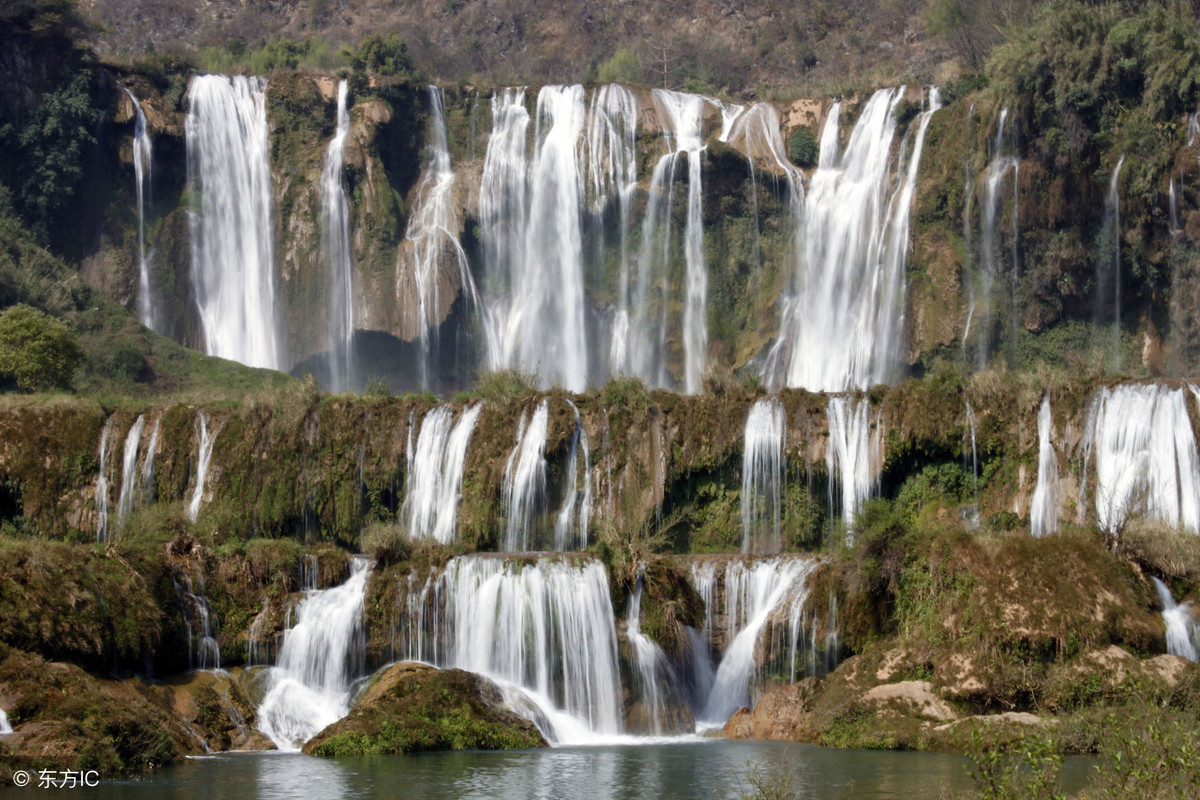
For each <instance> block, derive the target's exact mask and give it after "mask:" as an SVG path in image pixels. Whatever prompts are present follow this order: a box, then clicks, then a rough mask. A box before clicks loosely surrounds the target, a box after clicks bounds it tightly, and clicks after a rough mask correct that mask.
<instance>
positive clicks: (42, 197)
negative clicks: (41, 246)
mask: <svg viewBox="0 0 1200 800" xmlns="http://www.w3.org/2000/svg"><path fill="white" fill-rule="evenodd" d="M91 79H92V75H91V72H90V71H87V70H85V71H83V72H82V73H80V74H79V75H77V76H76V77H75V79H74V80H73V81H72V82H71V83H70V84H68V85H66V86H63V87H62V88H60V89H58V90H57V91H53V92H48V93H47V94H46V95H45V96H44V97H43V98H42V103H41V105H39V106H38V107H37V108H35V109H33V111H32V112H30V113H29V115H28V116H27V117H26V119H25V120H24V121H23V122H22V123H19V124H17V125H13V124H8V125H3V126H0V146H3V147H4V148H5V149H7V150H9V152H10V153H13V154H14V158H13V159H12V160H11V162H10V165H9V167H8V169H9V170H11V172H12V174H11V175H4V174H3V172H0V178H3V179H5V180H6V182H8V183H9V185H10V187H11V188H12V189H13V191H14V194H15V197H14V199H15V200H16V201H17V206H18V209H19V210H20V212H21V216H22V217H23V218H24V220H25V223H26V224H27V225H28V226H29V227H30V228H31V229H32V230H33V231H34V232H35V233H36V234H37V235H38V236H39V238H40V239H41V240H42V241H43V242H44V241H47V240H48V238H49V233H50V229H51V226H52V224H53V222H54V221H55V220H56V218H57V216H58V214H59V213H60V212H61V211H62V210H63V209H64V207H65V206H66V205H67V203H68V201H69V200H70V199H71V197H72V196H73V195H74V194H75V189H76V187H77V186H78V184H79V181H80V180H81V179H82V178H83V156H84V148H85V147H86V146H87V145H90V144H93V143H94V142H95V141H96V139H95V137H94V136H93V135H92V128H93V127H94V126H95V124H96V122H97V121H99V119H100V116H101V112H100V111H99V110H98V109H96V108H94V107H93V106H92V101H91V97H90V95H89V92H88V87H89V85H90V83H91ZM5 171H7V170H5Z"/></svg>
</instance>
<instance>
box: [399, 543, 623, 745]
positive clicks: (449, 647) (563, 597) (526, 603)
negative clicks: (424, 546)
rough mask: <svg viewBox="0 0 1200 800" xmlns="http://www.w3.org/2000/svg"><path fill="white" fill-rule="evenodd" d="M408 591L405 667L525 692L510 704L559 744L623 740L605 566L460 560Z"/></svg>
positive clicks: (404, 596)
mask: <svg viewBox="0 0 1200 800" xmlns="http://www.w3.org/2000/svg"><path fill="white" fill-rule="evenodd" d="M407 589H408V590H407V591H405V588H404V587H402V588H401V594H400V597H399V598H398V601H399V602H400V603H401V605H402V606H403V610H404V612H405V613H403V614H402V618H403V619H404V629H403V630H402V631H401V632H400V634H401V637H402V642H401V652H402V653H403V654H404V655H403V657H404V658H405V659H418V660H424V661H431V662H433V663H434V664H437V665H438V666H442V667H458V668H459V669H465V670H470V671H471V672H478V673H480V674H483V675H486V676H488V677H489V678H492V679H493V680H496V681H497V682H500V683H501V684H502V685H507V686H508V687H513V686H515V687H520V688H521V690H522V691H520V692H517V693H511V694H510V698H513V704H514V705H516V706H517V707H518V708H521V709H522V711H523V713H526V714H528V715H529V716H531V717H534V719H535V721H536V722H537V723H538V726H539V728H541V729H542V733H543V734H544V735H545V736H546V738H547V739H549V740H550V741H552V742H555V743H578V742H587V741H591V740H594V737H595V736H596V735H597V734H608V735H611V734H617V733H620V732H621V683H620V670H619V668H618V663H617V635H616V625H615V622H614V620H613V611H612V601H611V599H610V597H609V593H608V577H607V575H606V574H605V571H604V567H603V566H602V565H601V564H600V563H599V562H598V561H593V560H590V559H589V560H585V561H582V562H578V563H568V562H565V561H552V560H549V559H540V560H539V561H537V562H536V563H533V564H520V563H516V562H512V561H507V560H504V559H501V558H494V557H481V556H463V557H460V558H454V559H451V560H450V562H449V563H448V564H447V565H446V567H445V568H444V569H443V570H442V572H441V574H440V575H430V577H429V578H428V579H427V580H425V581H424V582H421V581H417V580H415V579H411V578H410V581H409V584H408V587H407ZM517 696H520V701H518V700H517ZM530 702H532V703H533V704H534V705H535V706H536V709H535V711H536V713H530V710H529V709H528V708H525V707H527V706H528V704H529V703H530Z"/></svg>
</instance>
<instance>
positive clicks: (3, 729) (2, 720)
mask: <svg viewBox="0 0 1200 800" xmlns="http://www.w3.org/2000/svg"><path fill="white" fill-rule="evenodd" d="M12 732H13V729H12V725H9V724H8V714H6V713H5V712H4V709H3V708H0V736H3V735H4V734H6V733H12Z"/></svg>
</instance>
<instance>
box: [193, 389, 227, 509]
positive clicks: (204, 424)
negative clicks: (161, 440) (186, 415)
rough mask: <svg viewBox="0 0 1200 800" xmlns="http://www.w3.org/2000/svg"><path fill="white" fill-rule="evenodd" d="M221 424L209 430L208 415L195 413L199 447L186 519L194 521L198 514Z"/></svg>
mask: <svg viewBox="0 0 1200 800" xmlns="http://www.w3.org/2000/svg"><path fill="white" fill-rule="evenodd" d="M222 424H223V423H222ZM222 424H218V425H216V426H215V427H213V428H212V429H211V430H210V429H209V426H208V417H207V416H205V414H204V412H203V411H201V412H200V413H199V414H197V415H196V427H197V428H198V429H199V430H198V431H197V438H198V439H199V449H198V450H197V453H196V485H195V488H194V489H193V490H192V499H191V502H189V503H188V519H190V520H191V521H192V522H195V521H196V517H197V516H199V514H200V504H201V503H203V502H204V482H205V481H206V480H207V479H208V467H209V464H210V463H212V451H213V444H214V443H215V442H216V440H217V435H218V434H220V433H221V427H222Z"/></svg>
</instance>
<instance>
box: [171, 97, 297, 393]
mask: <svg viewBox="0 0 1200 800" xmlns="http://www.w3.org/2000/svg"><path fill="white" fill-rule="evenodd" d="M266 89H267V83H266V80H265V79H263V78H246V77H242V76H235V77H232V78H230V77H227V76H225V75H197V76H195V77H194V78H192V82H191V87H190V88H189V90H188V96H189V98H190V105H189V108H188V115H187V120H186V123H185V129H186V132H187V163H188V181H189V183H190V185H191V187H192V194H191V196H192V198H193V203H194V205H193V207H192V214H191V217H190V220H191V241H192V284H193V287H194V289H195V292H196V303H197V306H198V309H199V312H200V325H201V329H202V331H203V333H204V349H205V352H206V353H208V354H209V355H212V356H220V357H221V358H228V359H232V360H234V361H240V362H242V363H243V364H248V365H249V366H252V367H268V368H271V369H277V368H279V367H280V366H281V363H282V358H281V352H280V350H281V348H280V344H279V332H278V323H277V320H276V316H277V309H276V297H275V255H274V249H275V245H274V241H273V239H272V231H273V229H274V226H273V223H272V220H271V167H270V158H269V148H268V138H269V137H268V132H269V128H268V126H267V95H266Z"/></svg>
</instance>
